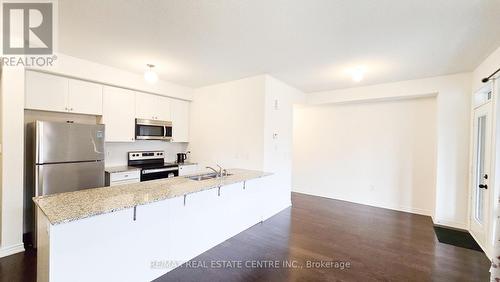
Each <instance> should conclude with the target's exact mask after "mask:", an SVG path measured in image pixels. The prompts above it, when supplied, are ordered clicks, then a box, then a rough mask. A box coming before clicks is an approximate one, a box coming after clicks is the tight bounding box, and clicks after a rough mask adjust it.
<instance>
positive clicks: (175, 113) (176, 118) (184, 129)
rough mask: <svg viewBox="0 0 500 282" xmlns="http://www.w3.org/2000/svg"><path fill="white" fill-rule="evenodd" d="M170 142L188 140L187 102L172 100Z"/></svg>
mask: <svg viewBox="0 0 500 282" xmlns="http://www.w3.org/2000/svg"><path fill="white" fill-rule="evenodd" d="M171 109H172V127H173V132H172V134H173V136H172V142H189V102H186V101H180V100H172V108H171Z"/></svg>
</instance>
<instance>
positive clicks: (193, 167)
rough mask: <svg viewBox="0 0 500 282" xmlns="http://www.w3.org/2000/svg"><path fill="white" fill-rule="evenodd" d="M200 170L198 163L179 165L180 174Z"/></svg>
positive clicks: (193, 172)
mask: <svg viewBox="0 0 500 282" xmlns="http://www.w3.org/2000/svg"><path fill="white" fill-rule="evenodd" d="M197 172H198V165H196V164H193V165H179V176H184V175H189V174H195V173H197Z"/></svg>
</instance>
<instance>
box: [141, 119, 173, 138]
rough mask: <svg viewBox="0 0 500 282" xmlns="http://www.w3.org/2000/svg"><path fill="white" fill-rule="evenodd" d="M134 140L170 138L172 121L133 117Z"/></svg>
mask: <svg viewBox="0 0 500 282" xmlns="http://www.w3.org/2000/svg"><path fill="white" fill-rule="evenodd" d="M135 139H136V140H164V141H170V140H172V122H171V121H164V120H152V119H139V118H138V119H135Z"/></svg>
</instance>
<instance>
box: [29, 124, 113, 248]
mask: <svg viewBox="0 0 500 282" xmlns="http://www.w3.org/2000/svg"><path fill="white" fill-rule="evenodd" d="M26 137H27V139H28V140H29V143H30V144H29V145H28V146H30V147H31V148H32V150H30V151H31V152H27V153H28V154H27V155H30V156H27V165H28V166H30V167H31V169H32V173H29V174H28V175H27V184H28V185H29V186H31V189H30V190H31V191H27V192H26V203H27V205H26V212H25V221H26V224H25V229H27V230H25V232H33V231H34V227H35V226H34V221H35V220H34V218H33V216H34V213H33V210H32V209H33V203H32V201H31V197H33V196H42V195H50V194H55V193H62V192H71V191H77V190H82V189H87V188H96V187H102V186H104V125H102V124H77V123H72V122H49V121H35V122H33V123H31V124H29V125H28V128H27V134H26ZM29 153H31V154H29ZM28 203H29V204H28ZM30 210H31V211H30ZM34 233H35V232H33V233H32V234H33V235H35V234H34ZM33 239H34V238H33Z"/></svg>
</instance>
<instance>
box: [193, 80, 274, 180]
mask: <svg viewBox="0 0 500 282" xmlns="http://www.w3.org/2000/svg"><path fill="white" fill-rule="evenodd" d="M264 95H265V76H256V77H251V78H245V79H240V80H236V81H231V82H227V83H221V84H216V85H212V86H207V87H202V88H198V89H196V90H195V93H194V99H193V102H192V103H191V117H190V122H191V124H190V141H191V142H190V144H189V150H190V151H191V157H192V159H193V160H195V161H197V162H199V163H200V164H201V165H214V164H215V163H218V164H220V165H221V166H223V167H226V168H246V169H257V170H261V169H262V168H263V163H264V159H263V158H264V155H263V150H264V131H263V128H264V118H265V115H264Z"/></svg>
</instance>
